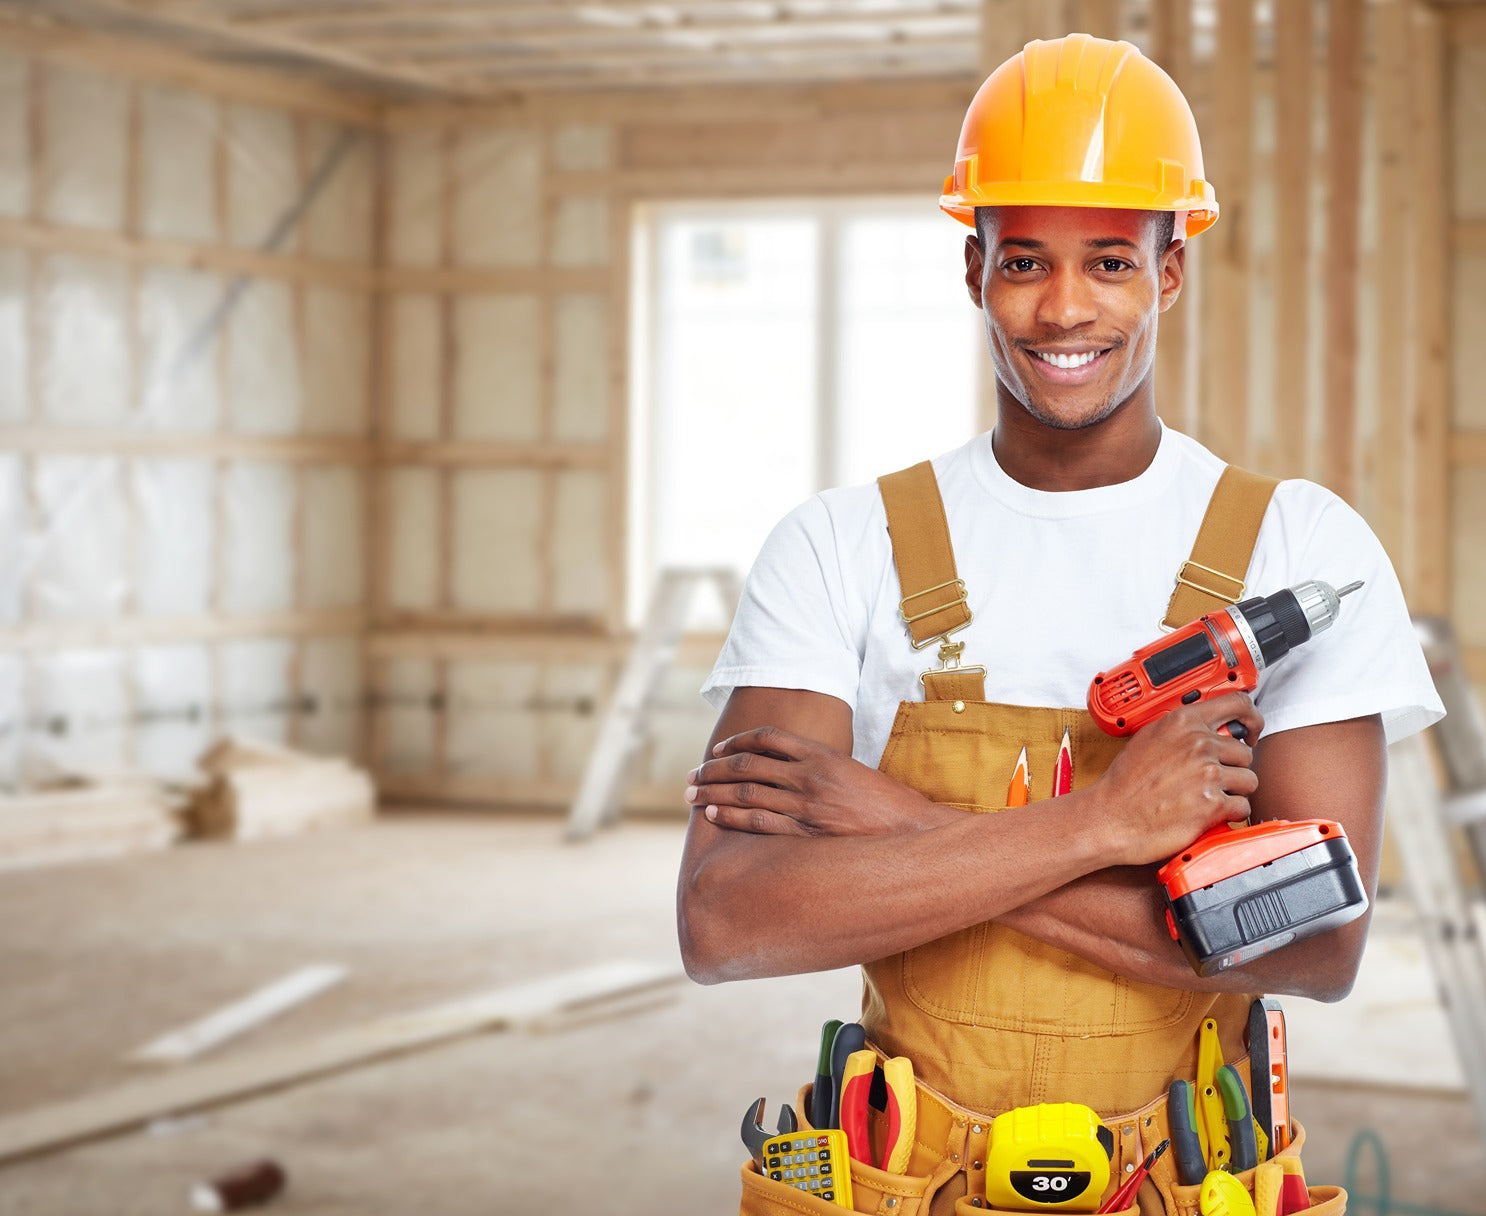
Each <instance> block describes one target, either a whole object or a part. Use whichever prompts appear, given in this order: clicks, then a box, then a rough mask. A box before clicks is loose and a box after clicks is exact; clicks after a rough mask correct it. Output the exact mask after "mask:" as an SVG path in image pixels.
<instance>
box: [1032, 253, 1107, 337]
mask: <svg viewBox="0 0 1486 1216" xmlns="http://www.w3.org/2000/svg"><path fill="white" fill-rule="evenodd" d="M1097 315H1098V310H1097V309H1096V308H1095V306H1094V293H1093V291H1092V290H1091V289H1090V284H1089V281H1088V279H1087V278H1086V277H1085V276H1084V275H1082V274H1080V273H1079V272H1078V271H1077V270H1075V269H1070V268H1066V267H1059V268H1057V269H1056V270H1054V271H1053V273H1052V274H1050V275H1049V276H1048V277H1047V280H1046V286H1045V288H1044V290H1043V293H1042V297H1041V299H1040V300H1039V301H1038V304H1037V320H1038V321H1039V322H1040V323H1041V324H1043V325H1051V326H1056V327H1057V328H1059V329H1077V328H1078V327H1079V326H1080V325H1087V324H1089V323H1090V322H1091V321H1093V320H1094V318H1095V317H1096V316H1097Z"/></svg>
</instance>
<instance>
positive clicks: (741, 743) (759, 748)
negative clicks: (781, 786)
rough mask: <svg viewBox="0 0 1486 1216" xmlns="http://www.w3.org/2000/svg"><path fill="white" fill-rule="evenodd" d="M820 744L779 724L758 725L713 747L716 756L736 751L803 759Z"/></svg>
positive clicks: (728, 754) (727, 754) (786, 758)
mask: <svg viewBox="0 0 1486 1216" xmlns="http://www.w3.org/2000/svg"><path fill="white" fill-rule="evenodd" d="M819 747H820V744H818V743H816V742H815V741H814V740H813V739H806V738H805V737H804V736H802V735H797V734H794V733H793V732H791V731H787V730H784V729H783V728H781V727H778V726H757V727H755V728H754V729H753V730H745V731H743V732H742V733H741V734H737V735H733V736H732V737H731V738H728V739H724V740H722V742H721V743H718V744H716V745H715V746H714V747H713V748H712V754H713V755H714V756H730V755H733V754H734V753H736V752H752V753H756V754H758V755H766V756H780V757H782V758H784V759H785V760H802V759H804V758H805V757H806V756H808V755H811V754H812V753H814V752H815V751H816V750H817V749H818V748H819Z"/></svg>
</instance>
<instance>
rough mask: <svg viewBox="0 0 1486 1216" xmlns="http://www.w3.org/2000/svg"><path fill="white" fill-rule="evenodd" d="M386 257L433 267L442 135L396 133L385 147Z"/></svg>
mask: <svg viewBox="0 0 1486 1216" xmlns="http://www.w3.org/2000/svg"><path fill="white" fill-rule="evenodd" d="M387 163H388V172H387V179H386V180H387V190H388V198H387V257H388V259H389V260H390V261H391V262H392V263H393V264H394V265H398V266H434V265H437V264H438V262H439V260H440V257H441V255H442V251H443V243H442V241H441V239H440V230H441V224H440V222H439V220H440V217H441V215H442V211H443V201H442V200H443V194H444V133H443V132H442V131H438V130H430V129H418V130H413V131H399V132H397V133H396V134H394V135H392V136H391V137H390V138H389V140H388V144H387Z"/></svg>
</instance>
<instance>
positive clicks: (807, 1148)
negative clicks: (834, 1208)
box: [764, 1131, 851, 1207]
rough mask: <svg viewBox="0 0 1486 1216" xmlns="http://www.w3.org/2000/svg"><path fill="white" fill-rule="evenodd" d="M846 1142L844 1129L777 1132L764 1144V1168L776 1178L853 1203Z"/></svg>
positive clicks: (830, 1198)
mask: <svg viewBox="0 0 1486 1216" xmlns="http://www.w3.org/2000/svg"><path fill="white" fill-rule="evenodd" d="M844 1142H845V1135H844V1134H843V1133H842V1132H840V1131H833V1132H827V1131H815V1132H803V1133H801V1132H796V1133H793V1134H791V1135H788V1136H776V1137H774V1138H773V1139H772V1140H768V1141H766V1142H765V1144H764V1171H765V1172H766V1173H767V1174H768V1175H769V1177H770V1178H772V1179H774V1181H775V1182H782V1183H784V1184H785V1185H786V1186H792V1187H794V1188H795V1189H796V1190H799V1191H805V1192H806V1193H807V1194H811V1195H815V1196H818V1197H819V1198H821V1199H824V1200H826V1201H828V1202H830V1203H838V1204H841V1205H842V1206H843V1207H847V1206H850V1204H851V1178H850V1175H849V1174H848V1173H847V1171H846V1151H845V1147H844ZM838 1163H839V1167H840V1170H841V1172H840V1173H839V1174H838V1173H837V1168H838Z"/></svg>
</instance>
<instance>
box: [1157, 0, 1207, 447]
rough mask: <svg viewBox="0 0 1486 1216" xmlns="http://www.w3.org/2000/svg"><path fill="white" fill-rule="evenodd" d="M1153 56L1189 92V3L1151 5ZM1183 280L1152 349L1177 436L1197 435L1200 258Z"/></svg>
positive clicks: (1160, 397)
mask: <svg viewBox="0 0 1486 1216" xmlns="http://www.w3.org/2000/svg"><path fill="white" fill-rule="evenodd" d="M1151 24H1152V30H1151V56H1152V58H1153V59H1155V61H1156V62H1157V63H1159V64H1160V65H1161V67H1162V68H1164V69H1165V71H1166V73H1167V74H1168V75H1169V76H1170V77H1171V78H1172V79H1173V80H1174V81H1176V83H1177V86H1178V87H1180V88H1183V89H1185V88H1187V87H1188V81H1189V79H1190V77H1191V62H1192V10H1191V6H1190V4H1189V3H1188V0H1152V3H1151ZM1186 268H1187V269H1186V278H1185V281H1184V282H1183V285H1182V294H1181V296H1180V297H1179V298H1178V300H1177V303H1176V305H1175V306H1174V307H1173V308H1172V309H1170V310H1169V311H1168V312H1166V313H1165V314H1164V315H1163V316H1162V317H1161V323H1160V339H1159V341H1158V342H1157V343H1156V404H1157V407H1158V409H1159V410H1160V413H1161V416H1162V417H1163V418H1165V419H1166V420H1167V421H1169V422H1171V423H1172V424H1173V425H1175V426H1176V427H1178V428H1179V429H1181V430H1185V431H1195V429H1196V413H1195V411H1196V408H1197V400H1198V392H1197V386H1196V384H1195V378H1196V377H1195V373H1196V367H1197V363H1196V360H1195V358H1194V357H1193V355H1194V348H1195V346H1196V342H1195V339H1194V335H1195V334H1196V333H1197V331H1198V326H1197V325H1196V324H1195V321H1196V319H1198V318H1200V317H1201V315H1202V314H1201V302H1202V301H1201V293H1200V291H1199V287H1200V284H1199V282H1198V274H1199V269H1200V268H1199V265H1198V258H1197V257H1194V256H1193V252H1192V251H1189V252H1188V254H1187V262H1186Z"/></svg>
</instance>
